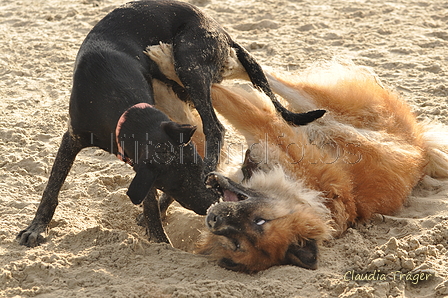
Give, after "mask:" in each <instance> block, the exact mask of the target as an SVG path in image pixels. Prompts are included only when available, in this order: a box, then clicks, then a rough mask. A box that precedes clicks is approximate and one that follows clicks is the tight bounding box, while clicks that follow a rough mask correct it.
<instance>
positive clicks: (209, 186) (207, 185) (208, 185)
mask: <svg viewBox="0 0 448 298" xmlns="http://www.w3.org/2000/svg"><path fill="white" fill-rule="evenodd" d="M205 188H208V189H210V188H213V186H211V185H210V184H206V185H205Z"/></svg>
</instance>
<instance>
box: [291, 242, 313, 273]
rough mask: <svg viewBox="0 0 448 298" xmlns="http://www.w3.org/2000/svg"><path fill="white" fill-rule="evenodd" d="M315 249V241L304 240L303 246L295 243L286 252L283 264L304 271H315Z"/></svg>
mask: <svg viewBox="0 0 448 298" xmlns="http://www.w3.org/2000/svg"><path fill="white" fill-rule="evenodd" d="M318 253H319V250H318V248H317V243H316V240H313V239H310V240H305V244H304V246H300V245H299V244H297V243H294V244H291V245H290V246H289V248H288V251H287V252H286V256H285V262H286V264H291V265H295V266H299V267H303V268H306V269H313V270H315V269H317V255H318Z"/></svg>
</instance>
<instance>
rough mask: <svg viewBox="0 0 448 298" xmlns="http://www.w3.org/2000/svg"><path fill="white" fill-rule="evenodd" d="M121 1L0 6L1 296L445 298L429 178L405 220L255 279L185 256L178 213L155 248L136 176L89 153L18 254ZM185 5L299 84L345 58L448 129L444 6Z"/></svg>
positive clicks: (443, 233) (435, 195) (435, 187)
mask: <svg viewBox="0 0 448 298" xmlns="http://www.w3.org/2000/svg"><path fill="white" fill-rule="evenodd" d="M125 2H126V1H124V0H66V1H57V0H31V1H20V0H13V1H6V0H0V98H1V100H0V150H1V152H2V156H3V157H2V158H1V159H0V297H55V298H56V297H120V298H121V297H229V298H230V297H232V298H238V297H241V298H243V297H244V298H250V297H257V298H258V297H274V298H280V297H344V298H351V297H352V298H355V297H356V298H359V297H361V298H367V297H448V271H447V268H448V181H442V180H434V179H431V178H426V179H427V180H426V181H425V185H426V187H421V186H417V187H416V189H415V190H414V192H413V193H412V195H411V196H410V197H409V199H408V201H407V203H406V205H405V206H404V207H403V209H402V210H401V211H400V212H399V213H397V214H395V215H394V216H380V215H378V216H376V217H375V218H373V219H372V220H370V221H368V222H366V223H363V224H359V225H357V226H355V227H354V228H350V229H348V230H347V231H346V232H345V233H344V234H343V235H342V236H341V237H340V238H336V239H332V240H329V241H326V242H325V243H324V244H323V246H322V247H321V258H320V264H319V268H318V269H317V270H315V271H311V270H306V269H303V268H299V267H293V266H277V267H272V268H270V269H268V270H265V271H262V272H259V273H256V274H252V275H248V274H243V273H236V272H232V271H229V270H226V269H223V268H220V267H219V266H218V265H217V264H216V263H214V262H212V261H210V260H208V259H207V258H205V257H203V256H199V255H194V254H192V253H191V251H192V250H193V248H194V245H195V242H196V240H197V238H198V236H199V234H200V231H201V230H203V229H204V228H205V226H204V219H203V218H202V217H200V216H198V215H195V214H194V213H192V212H190V211H188V210H186V209H183V208H181V207H178V206H173V207H170V209H169V215H168V218H167V219H166V221H165V223H164V225H165V228H166V230H167V232H168V235H169V237H170V239H171V241H172V243H173V245H174V246H175V247H174V248H173V247H171V246H169V245H166V244H155V243H150V242H148V241H147V238H146V236H145V232H144V229H143V228H141V227H139V226H137V225H136V221H135V218H136V217H137V215H138V214H139V213H140V212H141V211H142V208H141V207H140V206H134V205H133V204H132V203H131V202H130V200H129V198H128V197H127V196H126V190H127V187H128V185H129V183H130V182H131V180H132V178H133V176H134V173H133V171H132V170H131V168H130V167H129V166H128V165H126V164H124V163H122V162H120V161H119V160H118V159H117V158H116V157H115V156H113V155H111V154H109V153H107V152H104V151H102V150H99V149H95V148H89V149H86V150H83V151H82V152H81V153H80V154H79V155H78V157H77V159H76V161H75V164H74V166H73V168H72V170H71V172H70V174H69V176H68V177H67V180H66V182H65V184H64V186H63V189H62V191H61V193H60V195H59V199H60V204H59V206H58V207H57V210H56V213H55V216H54V218H53V221H52V222H51V224H50V226H51V229H50V230H49V234H48V241H47V242H46V243H44V244H43V245H41V246H39V247H36V248H31V249H30V248H26V247H23V246H20V245H19V244H18V243H17V242H16V241H15V237H16V235H17V234H18V232H19V231H20V230H22V229H24V228H25V227H26V226H27V225H28V224H29V223H30V222H31V220H32V219H33V217H34V214H35V212H36V209H37V206H38V204H39V201H40V198H41V195H42V191H43V190H44V188H45V185H46V183H47V179H48V176H49V172H50V170H51V166H52V164H53V161H54V157H55V155H56V152H57V149H58V147H59V143H60V141H61V137H62V134H63V133H64V132H65V130H66V128H67V121H68V103H69V96H70V90H71V84H72V73H73V65H74V60H75V57H76V53H77V51H78V49H79V46H80V45H81V43H82V41H83V39H84V37H85V36H86V35H87V33H88V32H89V30H90V29H91V28H92V27H93V26H94V25H95V24H96V23H97V22H98V21H99V20H100V19H101V18H102V17H104V16H105V15H106V14H107V13H108V12H110V11H112V10H113V9H114V8H115V7H117V6H119V5H121V4H124V3H125ZM189 2H190V3H192V4H195V5H197V6H199V7H200V8H201V9H203V10H204V11H206V12H207V13H208V14H209V15H211V16H212V17H213V18H215V19H216V20H217V21H218V22H219V23H221V24H222V25H223V27H224V28H225V29H226V30H227V31H228V32H229V33H230V35H231V36H232V37H233V38H234V39H235V40H236V41H238V42H239V43H240V44H241V45H242V46H244V47H245V48H246V49H248V50H249V51H250V52H251V53H252V54H253V55H254V57H255V58H256V59H257V60H258V61H259V63H260V64H262V65H264V66H266V67H269V68H271V69H274V70H280V71H285V72H290V73H297V74H300V72H301V71H303V70H305V69H307V68H309V67H312V65H313V64H315V63H316V62H319V61H328V60H331V59H334V58H343V59H350V60H352V61H353V62H355V63H356V64H358V65H365V66H369V67H371V68H372V69H373V70H374V71H375V72H376V73H377V74H378V75H379V77H380V78H381V80H382V81H383V83H384V84H386V85H388V86H389V87H391V88H392V89H395V90H397V91H398V92H399V93H400V94H401V95H402V96H403V98H405V99H406V100H407V101H408V102H409V104H410V105H411V106H412V108H413V110H414V111H415V113H416V114H417V115H418V118H419V119H421V120H424V119H428V118H429V119H432V120H437V121H440V122H441V123H443V124H445V125H448V80H447V78H448V25H447V24H448V2H446V1H440V0H425V1H424V0H421V1H418V0H411V1H408V0H390V1H385V0H370V1H365V0H335V1H324V0H265V1H255V0H241V1H236V0H190V1H189ZM228 137H229V138H232V137H233V136H231V135H230V136H228ZM235 137H237V136H235ZM428 185H430V186H431V187H428Z"/></svg>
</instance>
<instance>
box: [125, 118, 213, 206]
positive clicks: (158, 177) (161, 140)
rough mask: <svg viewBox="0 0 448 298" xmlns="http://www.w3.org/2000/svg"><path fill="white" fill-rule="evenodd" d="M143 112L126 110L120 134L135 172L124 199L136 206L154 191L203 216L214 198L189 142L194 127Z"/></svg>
mask: <svg viewBox="0 0 448 298" xmlns="http://www.w3.org/2000/svg"><path fill="white" fill-rule="evenodd" d="M145 110H146V111H145ZM145 110H136V111H130V112H129V113H128V114H129V115H127V119H126V120H125V122H124V123H123V125H122V127H121V132H120V141H121V142H122V143H123V144H124V146H123V147H124V148H125V152H127V153H128V155H129V156H130V157H132V159H133V161H134V166H133V167H134V170H135V171H136V175H135V177H134V179H133V180H132V182H131V184H130V186H129V189H128V192H127V194H128V196H129V197H130V199H131V201H132V202H133V203H134V204H140V203H141V202H142V201H143V200H144V198H145V197H146V195H147V194H148V192H149V191H150V190H151V188H157V189H159V190H162V191H163V192H164V193H166V194H167V195H169V196H171V197H173V198H174V199H175V200H176V201H177V202H179V203H180V204H181V205H182V206H183V207H185V208H187V209H190V210H193V211H194V212H196V213H197V214H201V215H205V214H206V211H207V208H208V207H209V206H210V205H212V204H213V203H215V202H216V201H217V200H218V195H217V194H216V193H215V192H213V191H212V190H211V189H208V188H206V187H205V185H204V163H203V160H202V158H201V157H200V156H199V155H198V153H197V152H196V149H195V147H194V145H193V144H191V143H190V140H191V137H192V135H193V134H194V132H195V130H196V127H195V126H191V125H188V124H184V125H182V124H178V123H175V122H173V121H170V120H169V119H168V118H167V117H166V116H165V115H164V114H163V113H161V112H160V111H158V110H156V109H145ZM148 113H149V114H148ZM142 119H150V120H149V121H150V123H148V121H146V122H145V121H143V120H142ZM130 152H132V153H134V154H130Z"/></svg>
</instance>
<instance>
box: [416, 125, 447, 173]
mask: <svg viewBox="0 0 448 298" xmlns="http://www.w3.org/2000/svg"><path fill="white" fill-rule="evenodd" d="M422 125H423V129H424V132H423V139H424V141H425V145H426V150H427V158H428V164H427V166H426V168H425V174H427V175H429V176H431V177H433V178H448V127H447V126H445V125H443V124H439V123H434V122H429V121H425V122H423V123H422Z"/></svg>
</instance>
